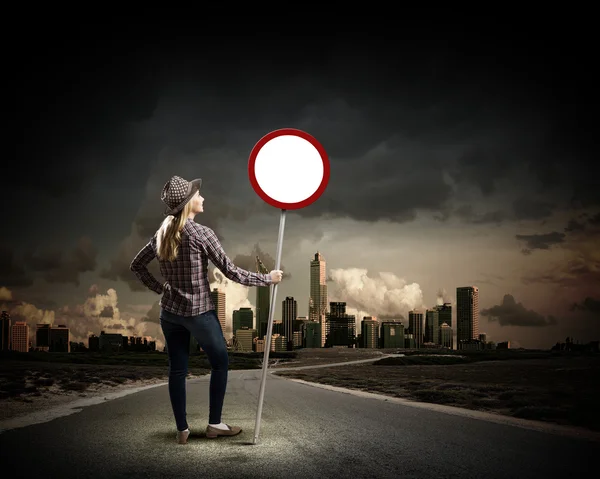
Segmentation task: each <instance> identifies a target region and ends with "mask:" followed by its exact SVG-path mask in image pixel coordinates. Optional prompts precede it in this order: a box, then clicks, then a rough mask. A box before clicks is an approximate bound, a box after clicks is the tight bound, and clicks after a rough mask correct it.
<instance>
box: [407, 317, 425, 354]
mask: <svg viewBox="0 0 600 479" xmlns="http://www.w3.org/2000/svg"><path fill="white" fill-rule="evenodd" d="M423 322H424V321H423V311H421V310H418V309H415V310H413V311H409V312H408V330H409V334H412V337H413V339H414V346H415V348H420V347H421V346H423Z"/></svg>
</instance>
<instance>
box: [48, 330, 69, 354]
mask: <svg viewBox="0 0 600 479" xmlns="http://www.w3.org/2000/svg"><path fill="white" fill-rule="evenodd" d="M69 337H70V333H69V328H67V327H66V326H65V325H64V324H59V325H58V326H54V327H52V328H50V352H53V353H70V352H71V342H70V341H69Z"/></svg>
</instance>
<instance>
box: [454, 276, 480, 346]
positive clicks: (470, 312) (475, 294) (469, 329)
mask: <svg viewBox="0 0 600 479" xmlns="http://www.w3.org/2000/svg"><path fill="white" fill-rule="evenodd" d="M471 339H479V288H477V287H476V286H463V287H459V288H456V342H457V343H458V347H459V348H460V342H461V341H469V340H471Z"/></svg>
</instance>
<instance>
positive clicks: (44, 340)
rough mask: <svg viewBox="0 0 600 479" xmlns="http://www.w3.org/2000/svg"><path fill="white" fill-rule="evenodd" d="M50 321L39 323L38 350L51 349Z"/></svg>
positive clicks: (36, 333)
mask: <svg viewBox="0 0 600 479" xmlns="http://www.w3.org/2000/svg"><path fill="white" fill-rule="evenodd" d="M51 327H52V325H51V324H49V323H38V324H36V329H35V349H36V350H37V351H50V328H51Z"/></svg>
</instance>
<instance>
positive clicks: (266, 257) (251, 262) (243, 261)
mask: <svg viewBox="0 0 600 479" xmlns="http://www.w3.org/2000/svg"><path fill="white" fill-rule="evenodd" d="M257 256H258V258H259V259H260V260H261V261H262V263H263V264H264V265H265V267H266V268H267V269H268V270H269V271H272V270H274V269H275V258H273V257H272V256H271V255H270V254H269V253H266V252H264V251H263V250H262V249H261V248H260V246H259V245H258V244H255V245H254V247H253V248H252V252H251V253H250V254H249V255H244V254H238V255H236V257H235V258H234V259H233V260H232V261H233V264H235V265H236V266H237V267H238V268H242V269H245V270H246V271H253V272H255V271H257V269H256V257H257ZM280 269H281V271H283V277H284V278H287V279H289V278H291V277H292V275H291V274H290V273H288V272H286V271H285V266H284V265H283V264H282V265H280Z"/></svg>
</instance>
